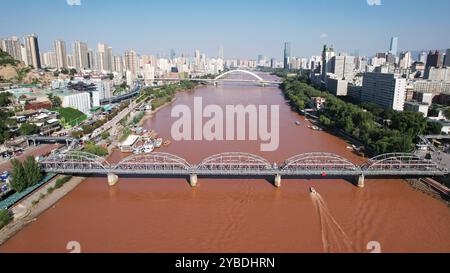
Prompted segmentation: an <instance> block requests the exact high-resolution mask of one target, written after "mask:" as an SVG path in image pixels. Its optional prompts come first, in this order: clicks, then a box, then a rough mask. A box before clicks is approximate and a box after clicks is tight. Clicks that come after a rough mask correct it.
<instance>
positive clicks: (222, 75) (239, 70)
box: [215, 69, 264, 82]
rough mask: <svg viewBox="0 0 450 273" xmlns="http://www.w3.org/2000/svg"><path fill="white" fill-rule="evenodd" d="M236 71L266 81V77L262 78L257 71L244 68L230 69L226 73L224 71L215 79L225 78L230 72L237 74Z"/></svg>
mask: <svg viewBox="0 0 450 273" xmlns="http://www.w3.org/2000/svg"><path fill="white" fill-rule="evenodd" d="M236 73H238V74H247V75H251V76H252V77H253V78H255V79H256V80H258V81H259V82H264V79H263V78H261V77H260V76H258V75H257V74H255V73H253V72H251V71H248V70H242V69H235V70H230V71H227V72H225V73H222V74H220V75H219V76H217V77H216V78H215V80H216V81H218V80H220V79H222V78H224V77H225V76H227V75H230V74H236Z"/></svg>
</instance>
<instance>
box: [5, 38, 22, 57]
mask: <svg viewBox="0 0 450 273" xmlns="http://www.w3.org/2000/svg"><path fill="white" fill-rule="evenodd" d="M0 48H1V49H2V50H3V51H5V52H7V53H8V54H9V55H11V57H13V58H14V59H16V60H18V61H22V50H21V45H20V40H19V38H17V37H15V36H13V37H11V38H9V39H4V40H2V41H1V43H0Z"/></svg>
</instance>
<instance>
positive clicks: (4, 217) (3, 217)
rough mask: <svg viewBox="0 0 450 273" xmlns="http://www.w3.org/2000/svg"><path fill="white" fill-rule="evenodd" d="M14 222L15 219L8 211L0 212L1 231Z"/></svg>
mask: <svg viewBox="0 0 450 273" xmlns="http://www.w3.org/2000/svg"><path fill="white" fill-rule="evenodd" d="M12 220H13V217H12V215H11V212H9V210H7V209H2V210H0V229H2V228H3V227H4V226H6V225H7V224H9V223H11V221H12Z"/></svg>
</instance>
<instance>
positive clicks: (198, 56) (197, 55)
mask: <svg viewBox="0 0 450 273" xmlns="http://www.w3.org/2000/svg"><path fill="white" fill-rule="evenodd" d="M200 58H201V56H200V50H198V49H196V50H195V65H197V66H198V65H200Z"/></svg>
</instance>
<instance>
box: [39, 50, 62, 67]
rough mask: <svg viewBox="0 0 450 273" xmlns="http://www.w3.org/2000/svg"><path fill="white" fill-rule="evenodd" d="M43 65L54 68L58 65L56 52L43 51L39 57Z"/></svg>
mask: <svg viewBox="0 0 450 273" xmlns="http://www.w3.org/2000/svg"><path fill="white" fill-rule="evenodd" d="M41 60H42V66H43V67H52V68H55V67H56V66H57V65H58V62H57V59H56V53H55V52H54V51H50V52H45V53H43V54H42V57H41Z"/></svg>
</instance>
